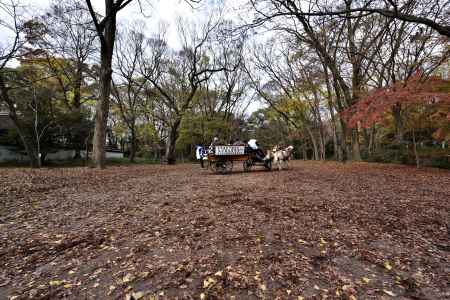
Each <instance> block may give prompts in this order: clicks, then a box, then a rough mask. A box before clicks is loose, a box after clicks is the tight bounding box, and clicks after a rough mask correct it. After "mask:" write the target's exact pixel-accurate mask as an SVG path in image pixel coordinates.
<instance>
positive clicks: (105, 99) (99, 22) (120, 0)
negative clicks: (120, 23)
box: [86, 0, 133, 168]
mask: <svg viewBox="0 0 450 300" xmlns="http://www.w3.org/2000/svg"><path fill="white" fill-rule="evenodd" d="M132 1H133V0H116V1H114V0H105V14H104V16H103V17H100V16H99V15H98V14H97V13H96V12H95V10H94V8H93V6H92V3H91V0H86V3H87V6H88V9H89V13H90V15H91V18H92V21H93V22H94V25H95V29H96V31H97V35H98V37H99V40H100V95H99V99H98V101H97V106H96V111H95V132H94V145H93V152H94V154H93V158H94V163H95V165H96V166H97V167H99V168H104V167H105V141H106V124H107V121H108V113H109V100H110V95H111V80H112V59H113V53H114V43H115V41H116V26H117V13H118V12H119V11H121V10H122V9H124V8H125V7H126V6H127V5H128V4H130V3H131V2H132Z"/></svg>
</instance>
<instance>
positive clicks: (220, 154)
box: [200, 145, 272, 173]
mask: <svg viewBox="0 0 450 300" xmlns="http://www.w3.org/2000/svg"><path fill="white" fill-rule="evenodd" d="M258 150H259V149H258ZM258 150H256V149H252V148H251V147H248V146H234V145H233V146H231V145H230V146H228V145H217V146H213V147H210V149H201V150H200V153H201V154H200V159H201V160H202V166H203V165H204V162H205V161H206V163H207V165H206V167H207V168H210V169H211V170H212V171H213V172H217V173H229V172H231V171H232V170H233V165H234V162H242V166H243V169H244V171H245V172H248V171H250V170H251V169H252V167H253V166H256V165H260V166H264V168H266V170H269V171H270V170H272V158H266V157H265V156H264V153H262V151H261V150H259V151H258Z"/></svg>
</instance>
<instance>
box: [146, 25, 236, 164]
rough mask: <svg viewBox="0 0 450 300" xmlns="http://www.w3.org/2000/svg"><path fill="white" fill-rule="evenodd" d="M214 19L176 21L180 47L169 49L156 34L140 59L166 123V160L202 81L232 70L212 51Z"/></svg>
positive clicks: (172, 160) (171, 158) (170, 160)
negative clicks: (193, 21) (199, 23)
mask: <svg viewBox="0 0 450 300" xmlns="http://www.w3.org/2000/svg"><path fill="white" fill-rule="evenodd" d="M218 24H219V23H218V22H213V20H212V18H210V19H209V21H208V22H207V23H206V24H204V25H203V26H200V28H199V27H198V26H195V25H193V24H190V25H188V24H184V23H182V22H181V20H180V21H179V23H178V31H179V34H180V37H181V40H182V50H180V51H175V52H174V51H171V50H170V49H169V48H168V46H167V43H166V42H165V41H164V39H163V38H162V37H161V36H160V37H158V38H156V39H150V40H149V41H148V43H147V47H148V49H146V50H145V51H144V54H145V55H146V56H145V57H144V59H143V61H142V62H143V65H142V75H143V76H144V77H145V78H146V79H147V80H148V81H149V82H150V83H151V84H152V85H153V86H154V88H155V89H156V90H157V91H158V93H159V99H160V101H161V104H162V106H161V108H160V109H159V111H160V112H161V116H162V115H164V117H163V118H161V119H162V122H165V123H166V124H167V126H168V128H169V129H168V138H167V141H166V159H167V163H168V164H174V163H175V162H176V153H175V145H176V141H177V139H178V136H179V128H180V124H181V121H182V120H183V116H184V115H185V113H186V112H187V111H188V110H190V109H191V108H192V107H193V104H194V103H193V101H194V99H195V97H196V96H197V92H198V91H199V89H200V87H201V85H202V84H204V83H205V82H207V81H208V80H210V79H211V77H212V76H213V74H216V73H218V72H223V71H225V70H232V69H234V68H235V67H234V66H227V65H224V64H223V62H221V61H220V59H219V57H218V55H217V54H216V53H215V52H214V51H213V48H212V38H213V37H214V34H215V30H216V29H217V26H218Z"/></svg>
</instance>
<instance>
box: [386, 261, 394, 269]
mask: <svg viewBox="0 0 450 300" xmlns="http://www.w3.org/2000/svg"><path fill="white" fill-rule="evenodd" d="M384 267H385V269H386V270H388V271H390V270H392V266H391V264H390V263H389V262H388V261H386V262H384Z"/></svg>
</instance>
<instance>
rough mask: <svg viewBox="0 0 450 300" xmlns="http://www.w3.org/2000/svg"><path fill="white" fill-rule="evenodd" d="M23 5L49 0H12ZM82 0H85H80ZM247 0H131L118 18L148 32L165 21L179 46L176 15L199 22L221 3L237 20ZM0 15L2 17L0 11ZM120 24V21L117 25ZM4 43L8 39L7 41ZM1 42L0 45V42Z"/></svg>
mask: <svg viewBox="0 0 450 300" xmlns="http://www.w3.org/2000/svg"><path fill="white" fill-rule="evenodd" d="M15 1H18V2H19V3H20V5H22V6H23V7H24V9H25V14H26V15H27V16H30V17H31V16H38V15H41V14H43V13H44V12H45V11H46V10H47V9H48V7H49V5H50V3H52V0H15ZM60 1H63V0H60ZM82 1H84V0H82ZM246 2H247V0H202V1H201V3H200V4H193V5H194V8H193V7H192V6H191V5H189V4H188V3H186V1H184V0H141V2H140V3H141V4H142V12H141V9H140V6H139V4H138V3H139V2H138V0H135V1H133V2H132V3H130V4H129V5H128V6H127V7H125V8H124V9H123V10H121V11H120V12H119V14H118V16H117V17H118V22H119V24H120V23H133V22H135V21H142V22H143V23H144V24H145V27H146V28H145V29H146V30H147V31H146V33H147V36H150V35H152V34H153V33H156V32H157V31H158V30H159V25H160V24H161V23H162V24H165V25H167V26H168V28H167V36H166V38H167V42H168V44H169V45H170V46H171V47H173V48H178V47H179V45H180V43H179V37H178V33H177V28H176V20H177V19H178V18H179V17H182V18H184V19H188V20H192V21H194V22H199V23H201V21H202V19H206V18H207V17H208V16H209V15H210V14H211V13H212V11H214V10H215V11H216V12H217V11H218V9H219V7H223V16H224V18H227V19H233V20H236V22H239V21H238V20H239V18H240V17H239V16H241V15H242V14H241V12H242V8H243V6H244V4H245V3H246ZM104 3H105V0H92V4H93V6H94V9H95V10H96V12H97V13H99V14H101V15H104ZM0 18H2V19H4V18H3V16H2V12H1V11H0ZM118 27H120V25H119V26H118ZM7 39H8V33H7V32H0V40H1V41H2V42H0V44H3V45H4V43H5V42H6V41H7ZM6 43H7V42H6ZM0 46H1V45H0ZM260 107H261V104H259V103H257V102H252V103H251V104H250V106H249V107H248V109H247V112H248V113H250V112H252V111H255V110H257V109H259V108H260Z"/></svg>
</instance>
